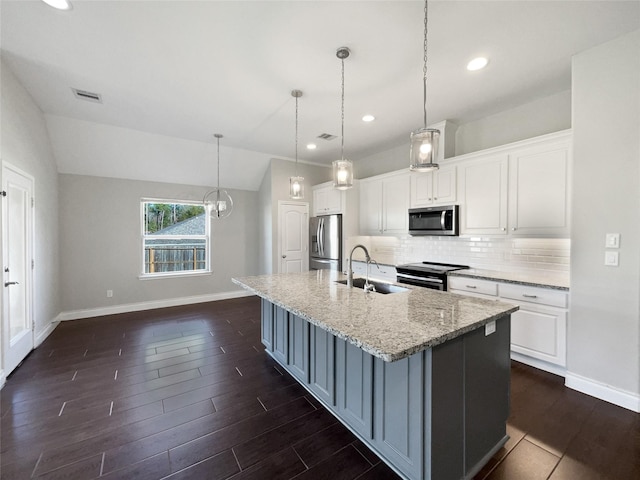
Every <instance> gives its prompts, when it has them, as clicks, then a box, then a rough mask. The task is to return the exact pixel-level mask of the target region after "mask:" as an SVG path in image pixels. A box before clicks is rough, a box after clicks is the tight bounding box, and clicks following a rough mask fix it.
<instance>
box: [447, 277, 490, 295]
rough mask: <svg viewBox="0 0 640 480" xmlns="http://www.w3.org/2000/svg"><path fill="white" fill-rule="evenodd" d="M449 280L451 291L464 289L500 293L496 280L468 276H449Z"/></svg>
mask: <svg viewBox="0 0 640 480" xmlns="http://www.w3.org/2000/svg"><path fill="white" fill-rule="evenodd" d="M447 282H448V290H449V291H451V290H462V291H464V292H469V293H479V294H482V295H492V296H496V295H498V284H497V283H496V282H491V281H488V280H478V279H476V278H467V277H449V278H448V280H447Z"/></svg>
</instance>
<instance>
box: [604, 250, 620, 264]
mask: <svg viewBox="0 0 640 480" xmlns="http://www.w3.org/2000/svg"><path fill="white" fill-rule="evenodd" d="M604 264H605V265H606V266H608V267H617V266H618V252H604Z"/></svg>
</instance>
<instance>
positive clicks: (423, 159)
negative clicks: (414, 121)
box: [409, 128, 440, 172]
mask: <svg viewBox="0 0 640 480" xmlns="http://www.w3.org/2000/svg"><path fill="white" fill-rule="evenodd" d="M439 139H440V130H436V129H435V128H421V129H420V130H416V131H415V132H411V152H410V154H409V156H410V158H411V164H410V165H409V169H410V170H411V171H414V172H429V171H432V170H437V169H438V168H440V166H439V165H438V164H437V163H435V162H434V160H435V159H436V158H437V157H438V144H439V143H440V142H439Z"/></svg>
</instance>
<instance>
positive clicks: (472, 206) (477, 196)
mask: <svg viewBox="0 0 640 480" xmlns="http://www.w3.org/2000/svg"><path fill="white" fill-rule="evenodd" d="M460 168H461V170H462V172H461V176H462V179H461V194H462V196H463V200H462V205H461V217H462V218H461V228H460V229H461V231H462V233H463V234H467V235H473V234H503V235H505V234H506V233H507V185H508V178H507V172H508V157H507V155H506V154H501V155H495V156H493V157H485V158H482V159H481V160H476V161H473V162H471V163H468V164H466V165H463V166H461V167H460Z"/></svg>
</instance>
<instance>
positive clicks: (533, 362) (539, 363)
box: [511, 352, 567, 377]
mask: <svg viewBox="0 0 640 480" xmlns="http://www.w3.org/2000/svg"><path fill="white" fill-rule="evenodd" d="M511 360H515V361H517V362H520V363H524V364H525V365H529V366H530V367H534V368H538V369H540V370H544V371H545V372H549V373H553V374H554V375H560V376H561V377H564V376H565V375H566V373H567V369H566V368H564V367H561V366H560V365H554V364H553V363H549V362H545V361H544V360H538V359H537V358H533V357H529V356H527V355H522V354H521V353H518V352H511Z"/></svg>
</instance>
